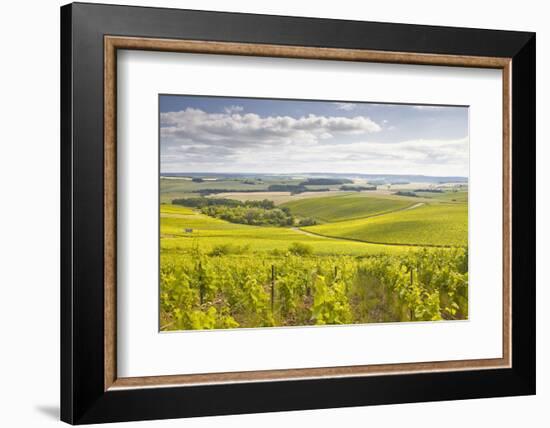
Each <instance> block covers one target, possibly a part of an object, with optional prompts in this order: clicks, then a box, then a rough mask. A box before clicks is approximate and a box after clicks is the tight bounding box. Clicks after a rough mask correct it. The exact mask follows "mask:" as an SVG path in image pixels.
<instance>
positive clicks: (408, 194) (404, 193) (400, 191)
mask: <svg viewBox="0 0 550 428" xmlns="http://www.w3.org/2000/svg"><path fill="white" fill-rule="evenodd" d="M394 195H397V196H411V197H413V198H416V197H418V195H417V194H416V193H414V192H407V191H404V190H399V191H398V192H395V193H394Z"/></svg>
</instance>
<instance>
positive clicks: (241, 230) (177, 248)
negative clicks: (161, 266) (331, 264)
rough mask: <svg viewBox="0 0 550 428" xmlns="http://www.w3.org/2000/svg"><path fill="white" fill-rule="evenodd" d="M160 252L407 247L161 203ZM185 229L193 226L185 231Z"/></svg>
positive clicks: (324, 251)
mask: <svg viewBox="0 0 550 428" xmlns="http://www.w3.org/2000/svg"><path fill="white" fill-rule="evenodd" d="M160 213H161V217H160V221H161V223H160V224H161V226H160V227H161V229H160V234H161V253H162V254H168V253H172V252H185V251H188V250H190V249H192V248H193V247H195V246H200V248H201V249H202V250H203V251H205V252H209V251H212V250H213V249H214V248H215V247H217V246H221V245H232V246H239V247H245V246H246V247H247V248H246V252H247V253H262V252H263V253H265V252H268V251H273V250H279V251H283V252H284V251H285V250H287V249H288V247H289V246H290V245H292V243H294V242H300V243H304V244H307V245H310V246H311V247H312V248H313V251H314V253H315V254H318V255H336V254H348V255H355V256H360V255H367V254H382V253H388V252H392V253H395V252H399V253H401V252H404V251H407V248H406V247H403V246H389V245H373V244H368V243H363V242H354V241H350V240H344V239H334V238H330V237H323V236H316V235H313V234H309V233H307V232H306V231H302V230H300V229H297V228H286V227H264V226H248V225H243V224H234V223H229V222H227V221H224V220H219V219H216V218H212V217H208V216H206V215H203V214H200V213H198V212H196V211H193V210H192V209H190V208H185V207H178V206H175V205H164V204H163V205H161V206H160ZM186 229H187V230H192V231H188V232H186Z"/></svg>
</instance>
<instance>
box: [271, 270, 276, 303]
mask: <svg viewBox="0 0 550 428" xmlns="http://www.w3.org/2000/svg"><path fill="white" fill-rule="evenodd" d="M274 306H275V265H271V313H273V308H274Z"/></svg>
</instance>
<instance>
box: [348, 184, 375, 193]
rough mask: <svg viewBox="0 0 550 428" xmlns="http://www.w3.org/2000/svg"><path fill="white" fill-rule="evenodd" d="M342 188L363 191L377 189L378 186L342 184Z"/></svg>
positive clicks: (350, 190) (349, 190)
mask: <svg viewBox="0 0 550 428" xmlns="http://www.w3.org/2000/svg"><path fill="white" fill-rule="evenodd" d="M340 190H345V191H347V192H361V191H362V190H376V186H349V185H343V186H340Z"/></svg>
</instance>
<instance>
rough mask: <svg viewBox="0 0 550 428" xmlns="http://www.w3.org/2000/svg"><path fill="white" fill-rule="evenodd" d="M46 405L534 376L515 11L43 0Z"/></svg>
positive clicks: (456, 391)
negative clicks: (431, 13) (49, 390)
mask: <svg viewBox="0 0 550 428" xmlns="http://www.w3.org/2000/svg"><path fill="white" fill-rule="evenodd" d="M61 54H62V63H61V83H62V84H61V104H62V111H61V129H62V138H61V156H62V159H61V165H62V171H61V176H62V180H61V195H62V207H61V213H62V219H61V221H62V234H61V244H62V264H61V272H62V282H61V339H62V340H61V390H62V395H61V418H62V420H64V421H66V422H68V423H71V424H86V423H98V422H117V421H130V420H145V419H163V418H178V417H190V416H202V415H223V414H232V413H233V414H235V413H252V412H270V411H281V410H298V409H314V408H327V407H344V406H363V405H373V404H389V403H406V402H417V401H435V400H453V399H465V398H478V397H479V398H481V397H496V396H511V395H527V394H534V393H535V35H534V34H533V33H526V32H511V31H495V30H481V29H465V28H448V27H434V26H417V25H407V24H391V23H372V22H355V21H338V20H327V19H313V18H297V17H283V16H266V15H249V14H233V13H220V12H205V11H191V10H175V9H156V8H140V7H128V6H112V5H111V6H108V5H92V4H78V3H76V4H70V5H67V6H64V7H62V8H61Z"/></svg>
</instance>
